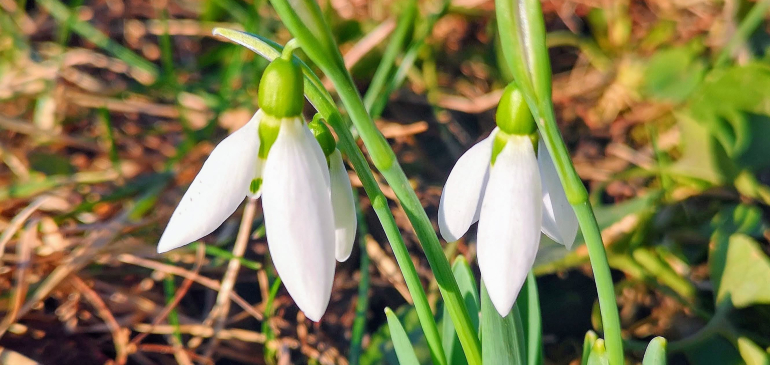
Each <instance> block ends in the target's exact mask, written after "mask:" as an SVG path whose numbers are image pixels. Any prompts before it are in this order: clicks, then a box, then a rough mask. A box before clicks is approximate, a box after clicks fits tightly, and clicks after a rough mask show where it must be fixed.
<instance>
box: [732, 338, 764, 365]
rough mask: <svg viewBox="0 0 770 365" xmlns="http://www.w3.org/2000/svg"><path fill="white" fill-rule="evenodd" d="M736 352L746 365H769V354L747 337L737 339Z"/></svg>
mask: <svg viewBox="0 0 770 365" xmlns="http://www.w3.org/2000/svg"><path fill="white" fill-rule="evenodd" d="M738 352H740V354H741V357H742V358H743V361H745V362H746V365H770V354H768V353H767V351H765V350H764V349H763V348H761V347H759V346H757V344H756V343H754V341H752V340H750V339H749V338H747V337H741V338H739V339H738Z"/></svg>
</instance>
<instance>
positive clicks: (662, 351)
mask: <svg viewBox="0 0 770 365" xmlns="http://www.w3.org/2000/svg"><path fill="white" fill-rule="evenodd" d="M642 365H666V339H665V338H663V337H655V338H653V339H652V341H650V344H649V345H647V351H646V352H645V353H644V360H642Z"/></svg>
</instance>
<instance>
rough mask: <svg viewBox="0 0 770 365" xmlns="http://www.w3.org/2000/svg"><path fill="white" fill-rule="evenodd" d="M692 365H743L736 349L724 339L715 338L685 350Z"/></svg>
mask: <svg viewBox="0 0 770 365" xmlns="http://www.w3.org/2000/svg"><path fill="white" fill-rule="evenodd" d="M685 355H687V360H689V363H690V364H692V365H713V364H719V365H741V364H743V361H741V357H740V355H739V354H738V351H737V350H736V349H735V347H734V346H733V345H732V344H731V343H730V342H729V341H727V340H726V339H724V338H723V337H719V336H715V337H712V338H711V339H709V340H706V341H703V342H701V343H699V344H697V345H696V346H693V347H691V348H689V349H687V350H685Z"/></svg>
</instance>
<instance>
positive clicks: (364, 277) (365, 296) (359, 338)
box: [348, 201, 370, 365]
mask: <svg viewBox="0 0 770 365" xmlns="http://www.w3.org/2000/svg"><path fill="white" fill-rule="evenodd" d="M356 218H357V220H358V247H359V252H360V254H361V266H360V268H359V272H360V275H361V279H360V280H359V282H358V299H357V302H356V319H355V320H353V333H352V334H351V336H350V355H348V363H350V365H358V363H359V361H360V357H361V351H362V347H361V343H362V342H363V338H364V333H365V332H366V313H367V312H368V311H369V281H370V279H369V262H370V260H369V254H368V253H367V251H366V239H367V236H368V235H369V226H368V225H367V224H366V219H365V218H364V213H363V212H362V211H361V206H360V205H359V204H358V201H356Z"/></svg>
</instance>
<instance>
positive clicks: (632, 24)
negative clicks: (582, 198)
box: [0, 0, 770, 365]
mask: <svg viewBox="0 0 770 365" xmlns="http://www.w3.org/2000/svg"><path fill="white" fill-rule="evenodd" d="M408 3H409V1H395V0H373V1H364V0H326V1H321V6H322V8H323V9H324V10H325V13H326V15H327V17H328V20H329V22H330V23H331V24H332V25H333V28H334V30H335V36H336V38H337V41H338V43H339V44H340V48H341V50H342V53H343V55H344V56H345V61H346V64H347V65H348V67H349V68H350V70H351V72H352V74H353V76H354V79H355V80H356V82H357V83H358V85H359V87H360V90H361V91H362V93H363V92H365V91H366V90H367V88H368V86H369V84H370V83H371V81H372V76H373V74H374V71H375V70H376V68H377V65H378V63H379V61H380V59H381V58H382V56H383V53H384V52H385V49H386V47H387V46H388V44H389V42H390V41H391V35H392V33H393V31H394V28H395V27H396V23H397V22H398V20H399V15H400V14H401V13H402V12H403V11H404V9H405V8H406V7H407V4H408ZM542 5H543V11H544V13H545V16H546V24H547V29H548V32H549V34H548V44H549V47H550V55H551V62H552V68H553V72H554V78H553V82H554V87H553V91H554V95H553V98H554V103H555V106H556V109H557V116H558V118H559V124H560V127H561V130H562V135H563V137H564V139H565V141H566V143H567V146H568V147H569V149H570V151H571V154H572V157H573V160H574V163H575V166H576V168H577V171H578V173H579V174H580V176H581V177H582V179H583V181H584V182H585V184H586V185H587V186H588V187H589V191H590V193H591V195H592V202H593V204H594V206H595V209H596V212H597V218H598V220H599V224H600V226H601V228H602V229H603V231H602V235H603V238H604V241H605V245H606V246H607V250H608V255H609V260H610V265H611V266H612V268H613V276H614V279H615V284H616V293H617V303H618V306H619V308H620V313H621V320H622V324H623V330H624V332H623V334H624V337H625V338H626V339H628V343H627V345H626V346H627V351H628V354H629V356H630V359H631V360H630V361H632V362H633V361H636V362H637V363H638V362H639V360H640V359H641V357H640V356H641V352H640V351H643V349H644V347H645V345H646V341H648V340H649V339H651V338H652V337H653V336H656V335H661V336H665V337H666V338H667V339H668V340H669V351H670V356H671V357H670V363H672V364H718V365H730V364H749V365H754V364H758V365H759V364H770V354H768V350H770V348H768V346H770V305H768V304H770V258H768V253H770V246H769V245H768V238H770V231H768V214H769V213H770V209H768V204H770V186H768V184H770V170H768V167H770V152H768V151H770V54H768V53H767V51H768V47H769V46H770V34H769V33H768V30H769V29H768V22H767V18H768V14H767V10H768V7H770V1H766V0H759V1H756V2H754V1H745V0H726V1H711V0H674V1H664V0H647V1H643V0H634V1H631V0H617V1H613V0H605V1H602V0H545V1H543V2H542ZM418 7H419V11H418V15H417V17H416V19H415V20H414V24H413V25H412V27H411V30H410V32H409V36H408V37H407V39H406V42H405V43H404V44H402V45H401V46H400V48H397V50H398V53H397V54H398V56H397V65H399V67H400V68H401V73H400V75H398V74H397V73H398V71H397V70H393V71H392V73H391V77H390V81H389V86H388V87H386V88H385V89H384V90H385V91H383V92H386V94H387V91H392V94H391V95H390V97H389V98H387V97H386V98H383V100H387V102H385V103H383V105H381V110H382V112H381V113H380V114H381V116H379V118H377V123H378V126H379V127H380V130H381V131H382V133H383V134H384V135H385V136H386V137H387V138H388V139H389V141H390V142H391V144H392V146H393V149H394V150H395V151H396V154H397V156H398V158H399V161H400V162H401V163H402V164H403V166H404V169H405V171H406V173H407V176H409V177H410V178H411V179H412V183H413V187H414V188H415V190H416V191H417V193H418V195H419V197H420V199H421V201H422V203H423V206H424V207H425V209H426V210H427V211H428V213H429V215H430V216H431V218H432V219H433V220H434V224H435V219H436V210H437V207H438V202H439V198H440V194H441V189H442V186H443V183H444V182H445V180H446V177H447V175H448V173H449V171H450V169H451V167H452V166H453V164H454V162H455V161H456V160H457V158H458V157H459V156H460V155H461V154H462V153H463V152H464V151H465V150H467V149H468V148H469V147H470V146H472V145H473V143H475V142H476V141H478V140H480V139H481V138H483V137H485V136H486V135H487V134H488V133H489V132H490V131H491V130H492V129H493V128H494V119H493V117H494V109H495V107H496V104H497V101H498V99H499V96H500V94H501V90H502V88H503V87H504V86H505V85H506V84H507V83H508V82H509V81H510V80H511V76H510V73H509V71H508V70H507V69H506V67H505V63H504V62H502V54H501V52H499V47H500V46H499V39H498V37H497V35H496V32H497V27H496V24H495V19H494V2H493V1H490V0H455V1H451V3H443V2H441V1H440V0H426V1H422V0H421V1H419V2H418ZM214 27H228V28H233V29H240V30H246V31H248V32H252V33H255V34H259V35H261V36H264V37H267V38H269V39H272V40H274V41H276V42H279V43H282V44H283V43H285V42H287V41H288V40H289V39H290V35H289V34H288V32H287V31H286V29H285V28H283V27H282V25H281V22H280V21H279V19H278V18H277V17H276V15H275V13H274V11H273V10H272V8H271V7H270V5H269V4H268V2H267V1H265V0H221V1H214V0H208V1H207V0H162V1H150V0H127V1H120V0H74V1H60V0H38V1H34V0H0V230H2V234H1V235H0V317H2V322H0V336H1V337H0V364H34V363H41V364H52V365H53V364H80V365H88V364H105V363H110V364H173V363H183V364H184V363H188V364H189V363H199V364H212V363H217V364H289V363H312V364H348V363H361V364H395V363H396V359H395V356H394V353H393V348H392V344H391V343H390V342H389V341H390V340H389V335H388V330H387V326H386V325H385V315H384V312H383V310H384V308H385V307H386V306H388V307H391V308H394V310H395V309H397V310H396V312H397V313H398V314H399V316H400V318H401V319H402V322H403V323H404V325H405V327H406V329H407V330H408V331H410V335H412V340H413V342H414V343H415V344H416V349H417V350H418V352H420V354H419V355H420V356H421V357H422V360H423V361H424V363H429V362H430V359H429V356H428V352H427V349H426V348H425V347H424V346H423V347H421V346H420V341H421V340H420V339H421V336H422V335H421V333H420V327H419V325H418V322H417V318H416V314H415V313H414V311H413V309H412V307H411V306H410V303H411V298H410V296H409V293H408V291H407V290H406V286H405V284H404V280H403V277H402V276H401V274H400V272H399V271H398V267H397V265H396V263H395V260H394V258H393V256H392V252H391V250H390V247H389V245H388V243H387V240H386V238H385V236H384V234H383V232H382V229H381V228H380V227H379V224H378V221H377V218H376V216H375V215H374V214H373V212H372V210H371V209H370V207H369V201H368V200H367V199H366V197H365V195H364V194H363V193H361V192H359V196H360V197H361V199H360V206H361V211H362V215H361V219H360V224H361V225H360V227H359V233H360V245H359V247H358V248H356V249H354V251H353V255H352V257H351V258H350V259H349V260H348V261H347V262H344V263H341V264H338V266H337V273H336V280H335V283H334V289H333V293H332V300H331V303H330V305H329V309H328V310H327V312H326V314H325V316H324V317H323V320H322V321H321V322H320V323H313V322H311V321H309V320H307V319H305V318H304V317H303V316H302V314H301V312H299V311H298V309H297V307H296V306H295V305H294V304H293V302H292V300H291V298H290V297H289V296H288V294H287V293H286V292H285V290H284V289H283V288H282V287H281V286H280V285H279V284H280V282H279V281H277V280H276V275H275V272H274V270H273V269H272V267H271V261H270V258H269V256H268V252H267V245H266V241H265V238H264V227H263V225H262V218H261V212H260V209H257V210H256V212H257V214H256V217H255V218H254V221H253V223H254V225H253V228H254V229H253V231H252V232H251V235H250V238H249V241H248V246H247V250H246V254H245V257H244V258H243V259H240V260H235V261H238V262H239V264H240V270H239V271H238V272H237V275H236V276H230V277H229V278H228V277H227V276H226V275H225V272H226V269H227V266H228V262H230V261H231V258H232V254H231V253H230V251H231V250H232V247H233V243H234V241H235V237H236V233H237V231H238V226H239V224H240V220H241V216H242V213H241V212H242V209H239V211H238V212H236V214H235V215H233V217H231V219H229V220H228V221H227V222H225V224H224V225H223V226H222V227H221V228H220V229H218V230H217V231H215V232H214V233H213V234H212V235H210V236H208V237H205V238H204V239H202V241H201V242H200V243H194V244H191V245H189V246H187V247H185V248H183V249H178V250H175V251H173V252H171V253H169V254H166V255H162V256H161V255H157V254H156V253H155V246H156V244H157V242H158V238H159V237H160V234H161V233H162V231H163V229H164V227H165V225H166V223H167V222H168V219H169V217H170V215H171V212H172V211H173V209H174V207H175V206H176V204H177V203H178V201H179V199H180V198H181V196H182V194H183V193H184V191H185V189H186V188H187V186H188V185H189V184H190V182H191V181H192V179H193V177H194V176H195V174H196V173H197V172H198V170H199V169H200V167H201V165H202V163H203V161H204V160H205V158H206V157H207V156H208V154H209V153H210V152H211V150H212V149H213V147H214V146H215V145H216V143H218V142H219V141H220V140H221V139H222V138H224V137H225V136H226V135H227V134H228V133H229V132H231V131H233V130H235V129H237V128H238V127H240V126H241V125H243V124H245V123H246V122H247V121H248V120H249V118H250V117H251V115H252V114H253V113H254V112H255V111H256V110H257V108H258V105H257V103H256V101H257V88H258V81H259V79H260V76H261V73H262V71H263V69H264V68H265V66H266V65H267V63H266V61H264V60H263V59H262V58H261V57H259V56H257V55H255V54H254V53H252V52H251V51H249V50H247V49H245V48H243V47H240V46H237V45H234V44H231V43H228V42H227V41H226V40H224V39H216V38H214V37H213V36H212V33H211V31H212V29H213V28H214ZM300 54H301V52H300ZM327 85H328V87H329V88H330V89H332V88H331V83H329V82H327ZM332 94H334V92H333V90H332ZM386 96H387V95H386ZM312 115H313V111H312V109H311V107H310V106H309V105H307V106H306V116H307V117H312ZM351 179H352V182H353V185H354V187H355V186H360V182H359V181H358V179H357V177H356V176H355V174H353V173H352V172H351ZM381 180H382V179H381ZM382 189H383V191H384V192H385V194H386V195H388V196H389V198H391V199H394V196H393V195H392V191H391V190H390V189H389V188H388V187H387V186H385V185H383V186H382ZM390 204H391V208H392V210H393V214H394V215H395V217H396V220H397V222H398V224H399V226H400V227H401V228H402V232H403V234H404V237H405V239H406V240H407V245H408V246H409V247H410V250H411V253H412V259H413V261H414V262H415V263H416V265H417V267H418V272H419V273H420V274H421V275H422V278H423V284H424V286H425V287H426V288H427V289H428V290H429V291H430V295H429V298H430V299H431V301H432V304H433V305H435V307H436V313H438V315H439V316H440V314H441V313H442V311H441V300H440V296H439V295H438V290H437V288H436V287H435V282H434V281H433V280H432V274H431V272H430V269H429V267H428V264H427V261H426V260H425V258H424V256H423V254H422V251H421V249H420V248H419V245H418V244H417V241H416V239H415V237H414V235H413V232H412V230H411V226H410V224H409V222H408V220H407V219H406V217H405V215H404V213H403V212H402V210H400V208H399V206H398V204H397V203H396V202H395V200H392V201H391V203H390ZM472 230H473V229H472ZM474 239H475V233H473V231H472V232H471V234H468V235H466V238H465V239H464V240H461V241H459V242H457V243H454V244H447V245H445V250H446V253H447V256H448V257H450V258H452V257H455V256H456V255H464V256H465V257H466V258H468V259H469V261H471V262H472V263H473V262H474V260H473V258H474V252H475V243H474ZM578 240H579V241H580V240H581V238H580V237H578ZM541 246H542V247H541V252H540V254H539V256H538V261H537V264H536V267H535V269H534V270H535V273H536V274H537V275H538V285H539V292H540V303H541V306H542V316H543V325H544V326H543V328H544V345H545V359H546V364H579V362H580V354H581V351H582V350H581V347H582V342H583V336H584V335H585V333H586V331H588V330H591V329H593V330H595V331H597V332H600V330H601V323H600V320H599V315H598V304H597V301H596V289H595V286H594V283H593V280H592V276H591V270H590V266H589V265H588V257H587V251H586V249H585V247H584V246H583V245H582V244H576V248H574V249H573V250H572V251H571V252H568V251H566V250H564V248H563V247H562V246H559V245H555V244H553V243H552V242H543V243H542V245H541ZM474 270H477V269H475V266H474ZM362 279H365V280H363V282H364V284H363V285H362V287H361V288H359V283H360V282H362ZM359 290H361V291H359ZM220 292H224V293H226V295H223V297H224V299H225V300H218V299H217V295H218V293H220ZM359 293H366V295H365V296H361V295H359ZM367 298H368V303H367V302H361V303H362V304H363V305H362V308H361V310H358V311H357V310H356V305H357V303H359V301H361V300H365V299H367ZM354 323H355V325H354ZM358 354H360V357H359V356H358Z"/></svg>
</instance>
